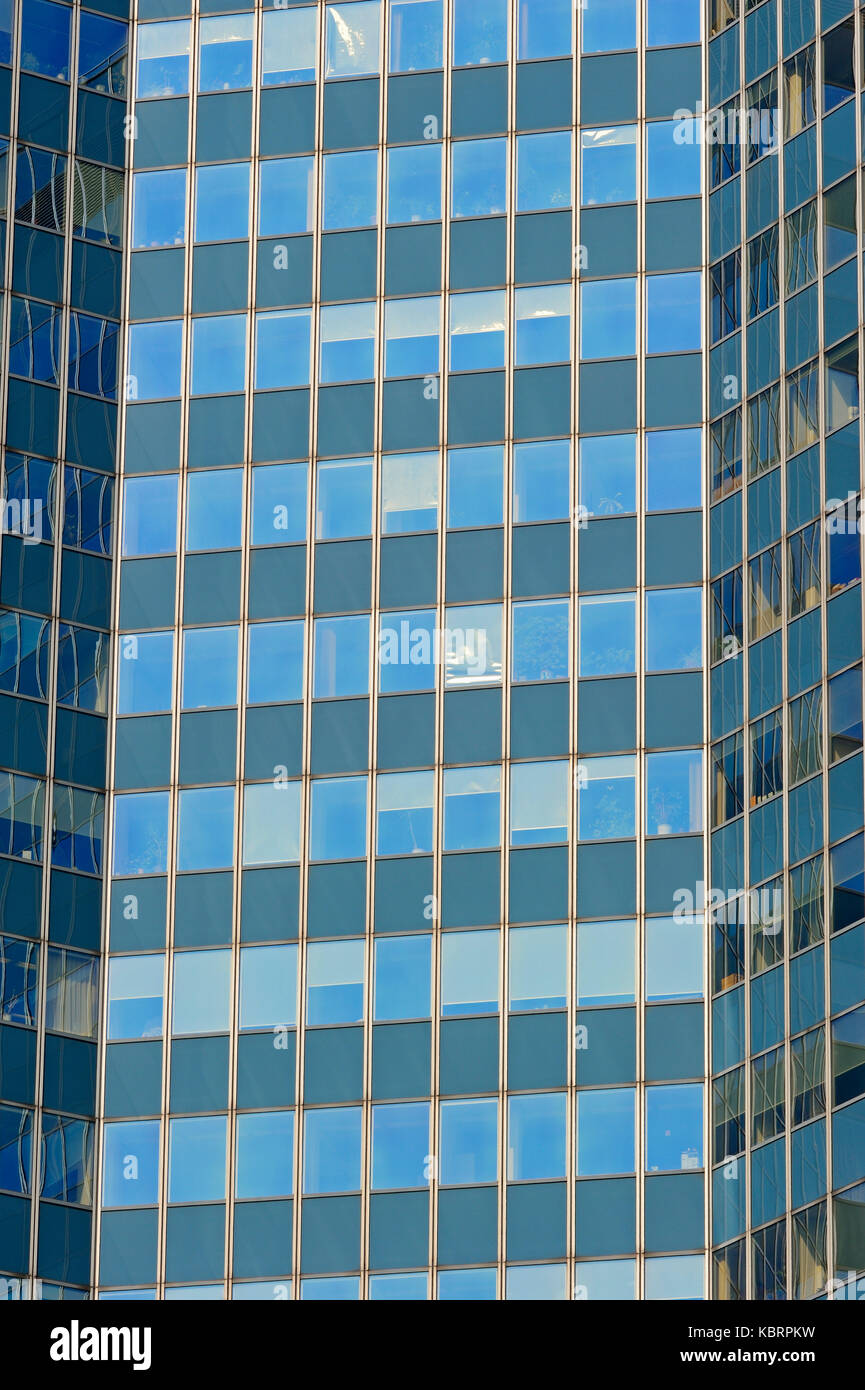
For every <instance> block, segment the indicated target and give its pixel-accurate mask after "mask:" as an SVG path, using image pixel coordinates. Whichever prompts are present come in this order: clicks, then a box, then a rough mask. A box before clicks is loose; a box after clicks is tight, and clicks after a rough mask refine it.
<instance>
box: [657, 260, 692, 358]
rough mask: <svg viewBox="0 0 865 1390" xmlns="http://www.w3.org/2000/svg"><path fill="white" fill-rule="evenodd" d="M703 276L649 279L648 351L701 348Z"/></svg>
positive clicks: (690, 273) (686, 274) (687, 272)
mask: <svg viewBox="0 0 865 1390" xmlns="http://www.w3.org/2000/svg"><path fill="white" fill-rule="evenodd" d="M700 280H701V276H700V272H699V271H698V270H695V271H686V272H684V273H683V274H681V275H649V276H647V278H646V348H647V351H649V352H688V351H690V350H691V349H697V348H699V346H700V318H701V315H700Z"/></svg>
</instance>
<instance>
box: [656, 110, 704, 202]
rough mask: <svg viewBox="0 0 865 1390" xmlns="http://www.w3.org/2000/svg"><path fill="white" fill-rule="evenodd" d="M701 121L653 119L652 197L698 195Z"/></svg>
mask: <svg viewBox="0 0 865 1390" xmlns="http://www.w3.org/2000/svg"><path fill="white" fill-rule="evenodd" d="M698 134H699V132H698V125H697V122H696V121H693V120H679V121H650V122H649V124H648V125H647V126H646V164H647V192H648V196H649V197H650V198H685V197H688V196H689V195H691V196H693V197H696V196H697V195H698V194H699V192H700V154H701V145H700V142H699V138H698Z"/></svg>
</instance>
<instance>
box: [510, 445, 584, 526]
mask: <svg viewBox="0 0 865 1390" xmlns="http://www.w3.org/2000/svg"><path fill="white" fill-rule="evenodd" d="M570 509H571V446H570V443H569V442H568V440H566V439H548V440H542V441H541V442H540V443H537V444H515V445H514V521H515V522H522V521H556V520H558V519H560V518H562V517H567V516H569V515H570Z"/></svg>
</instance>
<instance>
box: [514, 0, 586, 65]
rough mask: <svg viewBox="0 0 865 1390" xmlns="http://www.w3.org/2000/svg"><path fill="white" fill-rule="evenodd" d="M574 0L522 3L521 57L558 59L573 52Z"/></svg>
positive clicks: (519, 17) (522, 0)
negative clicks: (572, 24)
mask: <svg viewBox="0 0 865 1390" xmlns="http://www.w3.org/2000/svg"><path fill="white" fill-rule="evenodd" d="M572 9H573V6H572V4H571V2H570V0H519V9H518V11H517V57H518V58H520V59H524V58H558V57H559V56H561V55H563V54H566V53H570V52H572V39H571V11H572Z"/></svg>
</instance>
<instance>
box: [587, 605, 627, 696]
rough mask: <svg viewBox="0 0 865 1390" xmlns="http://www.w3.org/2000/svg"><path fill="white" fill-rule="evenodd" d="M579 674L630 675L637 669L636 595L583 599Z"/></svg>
mask: <svg viewBox="0 0 865 1390" xmlns="http://www.w3.org/2000/svg"><path fill="white" fill-rule="evenodd" d="M579 642H580V675H581V676H617V675H629V674H631V673H632V672H633V671H634V670H635V669H636V666H635V662H636V643H637V603H636V598H635V596H634V595H633V594H598V595H597V596H595V597H592V598H581V599H580V636H579Z"/></svg>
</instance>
